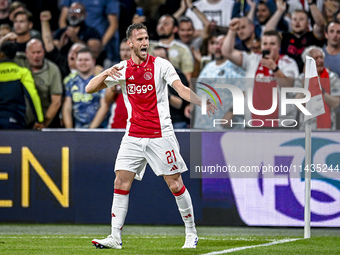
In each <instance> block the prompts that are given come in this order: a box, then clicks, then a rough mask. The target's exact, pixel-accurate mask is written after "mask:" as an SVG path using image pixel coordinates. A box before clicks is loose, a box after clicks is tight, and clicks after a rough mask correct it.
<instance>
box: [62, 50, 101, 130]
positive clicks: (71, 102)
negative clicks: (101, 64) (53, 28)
mask: <svg viewBox="0 0 340 255" xmlns="http://www.w3.org/2000/svg"><path fill="white" fill-rule="evenodd" d="M76 65H77V70H78V74H77V75H76V77H74V78H73V79H71V80H70V81H69V82H68V83H67V84H66V88H65V90H66V93H65V100H64V104H63V109H62V113H63V121H64V125H65V127H66V128H73V127H75V128H97V127H105V123H103V120H104V117H105V114H106V113H107V111H108V108H107V104H106V103H105V99H104V96H105V91H102V92H98V93H95V94H91V95H89V94H87V93H86V92H85V86H86V85H87V84H88V82H89V81H90V80H91V79H92V78H93V77H94V75H93V73H94V68H95V58H94V56H93V54H92V52H91V50H90V49H89V48H84V49H81V50H80V51H78V53H77V58H76ZM102 112H105V114H102Z"/></svg>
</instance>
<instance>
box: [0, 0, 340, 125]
mask: <svg viewBox="0 0 340 255" xmlns="http://www.w3.org/2000/svg"><path fill="white" fill-rule="evenodd" d="M132 23H143V24H145V25H146V26H147V27H148V32H149V36H150V47H149V54H151V55H154V56H158V57H162V58H165V59H168V60H169V61H170V62H171V63H172V64H173V65H174V67H175V68H176V70H177V72H178V74H179V75H180V77H181V80H182V82H183V84H185V85H186V86H188V87H190V88H192V89H193V90H194V91H195V92H196V93H197V94H198V95H199V96H203V95H204V93H205V94H206V95H208V94H207V91H208V92H209V87H210V85H216V84H231V85H233V86H236V87H238V89H239V90H240V91H242V93H243V95H244V98H245V99H247V98H249V99H250V102H251V104H252V107H253V108H255V109H257V110H262V111H264V110H268V109H272V108H273V109H275V110H273V111H271V112H270V113H268V115H265V116H263V115H261V114H256V111H249V109H248V107H245V112H244V115H236V114H235V115H234V112H235V111H234V109H233V95H232V94H231V92H230V90H228V89H224V90H223V89H222V90H221V89H220V90H218V91H217V92H218V93H217V94H214V93H213V91H211V93H213V94H212V98H211V99H213V100H215V98H214V96H215V95H218V97H220V101H221V103H219V101H216V102H215V104H216V105H217V106H218V111H217V112H216V114H215V116H214V118H215V119H218V120H219V122H218V125H214V126H213V124H212V123H213V122H212V119H211V118H210V119H209V118H208V116H207V115H203V114H201V109H199V108H197V107H196V109H195V108H193V107H192V106H190V104H188V103H187V102H185V101H183V100H182V99H181V98H180V97H179V96H178V94H177V93H176V91H175V90H174V89H172V87H170V86H169V104H170V113H171V117H172V121H173V124H174V128H190V127H191V128H197V129H209V130H213V129H217V130H224V129H244V128H251V127H262V128H283V127H287V126H290V127H291V128H296V129H303V128H304V124H303V123H304V122H303V114H302V113H301V111H300V110H299V109H298V108H297V107H296V106H294V105H290V107H287V109H286V110H287V112H286V114H285V115H284V116H283V115H282V111H280V110H281V109H280V98H281V97H280V96H281V89H282V88H284V87H296V88H301V87H303V86H304V81H305V77H304V76H305V60H306V56H310V57H312V58H313V59H314V60H315V62H316V67H317V73H318V76H319V80H320V84H321V90H322V95H321V96H322V100H323V102H324V105H325V113H324V114H323V115H320V116H318V117H317V118H315V119H314V120H313V121H312V123H311V125H312V129H313V130H337V129H340V107H339V104H340V80H339V75H340V64H338V63H340V1H338V0H197V1H192V0H77V1H75V0H48V1H46V0H45V1H43V0H41V1H11V0H0V129H42V128H125V126H126V120H127V111H126V108H125V105H124V99H123V95H122V93H121V88H120V87H119V86H116V87H114V88H112V89H111V88H110V89H106V90H103V91H101V92H98V93H95V94H87V93H86V92H85V86H86V85H87V83H88V82H89V81H90V80H91V79H92V78H93V77H94V76H95V75H97V74H98V73H100V72H101V71H102V70H103V69H106V68H109V67H111V66H112V65H114V64H117V63H119V62H120V61H122V60H128V59H130V48H129V45H128V42H127V40H126V38H125V36H126V35H125V30H126V28H127V27H128V26H129V25H130V24H132ZM273 91H274V92H273ZM209 93H210V92H209ZM286 96H287V97H288V98H290V99H301V98H303V97H304V95H303V93H288V94H287V95H286ZM208 97H209V95H208ZM275 98H276V99H277V100H276V99H275ZM245 101H247V100H245ZM248 101H249V100H248ZM222 103H223V104H222ZM248 104H249V102H248ZM254 112H255V113H254ZM233 124H234V125H233Z"/></svg>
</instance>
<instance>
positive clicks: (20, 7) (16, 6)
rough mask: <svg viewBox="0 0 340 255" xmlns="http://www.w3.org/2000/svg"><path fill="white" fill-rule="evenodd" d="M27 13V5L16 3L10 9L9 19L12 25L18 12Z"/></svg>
mask: <svg viewBox="0 0 340 255" xmlns="http://www.w3.org/2000/svg"><path fill="white" fill-rule="evenodd" d="M24 11H27V9H26V5H25V4H24V3H22V2H20V1H14V2H13V3H11V5H10V7H9V19H10V21H11V23H12V24H13V23H14V16H15V14H16V13H17V12H24Z"/></svg>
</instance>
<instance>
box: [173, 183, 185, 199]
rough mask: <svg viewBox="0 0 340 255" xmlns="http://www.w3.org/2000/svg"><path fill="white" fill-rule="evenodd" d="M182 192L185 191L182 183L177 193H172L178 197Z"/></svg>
mask: <svg viewBox="0 0 340 255" xmlns="http://www.w3.org/2000/svg"><path fill="white" fill-rule="evenodd" d="M184 192H185V186H184V185H183V187H182V188H181V190H180V191H178V192H177V193H172V194H174V196H175V197H178V196H180V195H182V194H183V193H184Z"/></svg>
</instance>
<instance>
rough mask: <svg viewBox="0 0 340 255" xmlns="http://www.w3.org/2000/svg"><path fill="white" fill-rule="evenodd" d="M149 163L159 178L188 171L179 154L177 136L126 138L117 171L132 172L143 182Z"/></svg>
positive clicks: (119, 155) (117, 161) (119, 152)
mask: <svg viewBox="0 0 340 255" xmlns="http://www.w3.org/2000/svg"><path fill="white" fill-rule="evenodd" d="M147 163H149V165H150V167H151V169H152V170H153V171H154V173H155V174H156V175H157V176H160V175H173V174H176V173H182V172H185V171H187V170H188V168H187V166H186V165H185V162H184V160H183V158H182V156H181V154H180V153H179V144H178V141H177V138H176V136H175V135H171V136H167V137H160V138H137V137H132V136H127V135H126V136H124V137H123V140H122V143H121V144H120V148H119V151H118V155H117V159H116V164H115V171H117V170H126V171H130V172H133V173H135V174H136V176H135V179H136V180H142V178H143V175H144V173H145V168H146V164H147Z"/></svg>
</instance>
